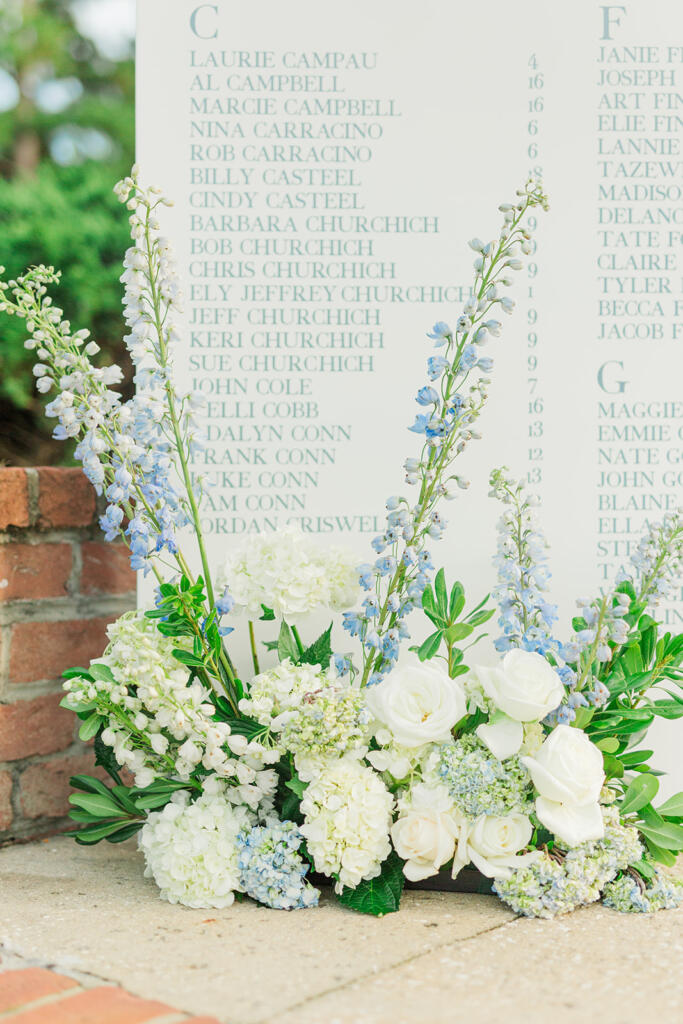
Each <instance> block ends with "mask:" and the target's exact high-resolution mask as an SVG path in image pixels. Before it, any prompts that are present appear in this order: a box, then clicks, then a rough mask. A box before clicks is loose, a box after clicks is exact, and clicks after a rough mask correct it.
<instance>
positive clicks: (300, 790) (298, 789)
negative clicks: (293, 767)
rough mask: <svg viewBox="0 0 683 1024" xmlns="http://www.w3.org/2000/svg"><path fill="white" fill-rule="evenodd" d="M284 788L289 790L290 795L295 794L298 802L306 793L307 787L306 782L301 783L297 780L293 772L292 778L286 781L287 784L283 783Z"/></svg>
mask: <svg viewBox="0 0 683 1024" xmlns="http://www.w3.org/2000/svg"><path fill="white" fill-rule="evenodd" d="M285 786H286V787H287V789H291V791H292V793H294V794H296V796H298V798H299V800H301V798H302V796H303V795H304V793H305V792H306V788H307V787H308V783H307V782H302V780H301V779H300V778H299V776H298V775H297V774H296V772H295V773H294V775H293V776H292V778H291V779H288V780H287V782H285Z"/></svg>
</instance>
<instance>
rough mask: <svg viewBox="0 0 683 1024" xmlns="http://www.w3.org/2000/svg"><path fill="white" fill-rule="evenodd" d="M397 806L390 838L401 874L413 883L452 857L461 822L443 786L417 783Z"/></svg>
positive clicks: (434, 871) (433, 872)
mask: <svg viewBox="0 0 683 1024" xmlns="http://www.w3.org/2000/svg"><path fill="white" fill-rule="evenodd" d="M399 806H400V811H401V814H400V816H399V818H398V819H397V821H396V822H395V823H394V825H393V827H392V829H391V838H392V841H393V844H394V849H395V850H396V852H397V854H398V855H399V857H402V858H403V860H405V862H406V863H405V864H404V865H403V873H404V875H405V876H406V878H409V879H410V880H411V881H412V882H416V881H419V879H421V878H429V876H430V875H435V874H436V873H437V872H438V870H439V868H440V867H441V866H442V865H443V864H446V863H447V862H448V861H449V860H450V859H451V858H452V857H453V854H454V853H455V847H456V842H457V839H458V835H459V831H460V827H461V824H462V820H463V819H462V817H461V816H460V815H459V814H458V812H457V810H456V808H455V805H454V803H453V800H452V798H451V796H450V794H449V792H448V790H447V789H446V787H445V786H440V785H436V786H430V785H427V784H426V783H422V782H421V783H418V784H417V785H416V786H414V787H413V788H412V790H411V791H410V793H409V795H408V796H407V797H405V798H403V799H402V800H401V801H400V804H399Z"/></svg>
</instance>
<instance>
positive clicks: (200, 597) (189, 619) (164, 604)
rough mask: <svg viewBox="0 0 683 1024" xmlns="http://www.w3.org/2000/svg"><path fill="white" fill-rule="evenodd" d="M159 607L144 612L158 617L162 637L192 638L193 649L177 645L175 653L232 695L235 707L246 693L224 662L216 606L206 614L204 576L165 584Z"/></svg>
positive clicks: (203, 677) (207, 680)
mask: <svg viewBox="0 0 683 1024" xmlns="http://www.w3.org/2000/svg"><path fill="white" fill-rule="evenodd" d="M159 591H160V599H159V601H158V603H157V607H156V608H153V609H151V610H150V611H146V612H145V616H146V617H147V618H148V619H154V620H156V626H157V629H158V630H159V632H160V633H161V634H163V636H168V637H187V638H191V639H192V650H187V649H186V648H184V647H176V648H175V649H174V651H173V656H174V658H176V660H177V661H179V662H180V663H181V664H182V665H186V666H187V667H188V668H190V669H191V670H192V672H193V673H194V675H196V676H198V677H199V678H200V679H201V680H202V682H204V683H205V685H207V686H208V687H209V689H210V690H211V691H212V692H213V691H214V690H215V689H216V686H215V683H214V680H217V681H218V683H219V685H220V688H221V689H223V690H225V691H227V693H228V694H230V696H231V697H232V704H233V712H234V706H235V705H236V703H237V701H239V700H240V698H241V697H243V696H244V691H243V689H242V684H241V682H240V680H239V679H235V680H234V683H233V681H232V680H231V679H230V676H229V675H228V673H227V671H226V670H225V666H224V664H223V660H222V655H223V640H222V637H221V634H220V633H219V631H218V617H217V612H216V609H215V608H212V609H211V611H210V612H209V614H208V615H207V614H206V590H205V585H204V580H203V579H202V577H201V576H199V577H198V578H197V581H196V583H191V582H190V580H189V579H188V577H187V576H186V575H184V574H183V575H182V576H181V577H180V580H179V582H178V583H162V584H161V586H160V587H159Z"/></svg>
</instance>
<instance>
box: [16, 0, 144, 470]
mask: <svg viewBox="0 0 683 1024" xmlns="http://www.w3.org/2000/svg"><path fill="white" fill-rule="evenodd" d="M130 6H131V4H130V0H0V266H4V267H6V271H7V273H6V275H5V276H6V277H14V276H16V275H17V274H19V273H21V271H22V270H23V269H24V268H25V267H27V266H30V265H33V264H36V263H46V264H51V265H53V266H55V267H56V268H58V269H61V270H62V271H63V277H62V281H61V283H60V286H59V288H58V289H57V290H56V291H55V297H56V300H57V301H58V303H59V304H60V305H61V306H62V307H63V308H64V310H65V314H66V316H67V317H68V318H69V319H70V320H71V321H72V323H73V324H74V325H75V327H78V328H80V327H89V328H90V330H91V331H92V334H93V337H95V339H96V340H97V341H98V343H99V344H100V345H101V346H102V349H103V354H104V356H106V357H107V358H106V361H107V362H109V361H111V359H112V358H113V359H115V360H116V361H119V362H121V363H122V364H125V362H126V360H125V350H124V346H123V343H122V341H121V339H122V336H123V333H124V330H123V318H122V314H121V285H120V284H119V280H118V279H119V275H120V274H121V259H122V256H123V253H124V250H125V248H126V246H127V238H128V232H127V226H128V225H127V220H126V215H125V212H124V211H123V210H122V209H121V206H120V205H119V203H118V202H117V201H116V198H115V196H114V194H113V192H112V187H113V185H114V183H115V181H116V180H117V179H118V178H120V177H121V176H122V175H123V174H124V173H126V171H127V170H128V168H130V166H131V164H132V163H133V160H134V82H135V77H134V61H133V40H132V38H131V35H130V20H129V21H128V32H126V31H125V28H124V29H122V26H121V14H122V13H128V14H130ZM124 8H128V11H125V9H124ZM117 19H118V20H117ZM24 338H25V332H24V331H23V330H22V325H21V322H19V321H16V320H14V319H8V318H3V319H2V320H0V462H2V461H4V462H6V463H10V464H14V465H22V464H23V465H31V464H58V463H60V462H64V461H68V460H69V457H70V452H69V449H68V448H66V447H65V445H64V444H63V443H61V442H55V441H52V439H51V425H50V421H49V420H47V419H46V418H45V416H44V413H43V406H44V404H45V400H44V399H43V398H42V397H41V396H39V395H38V394H37V393H36V391H35V387H34V381H33V375H32V372H31V367H32V359H31V353H29V352H27V351H26V350H25V349H24V346H23V342H24ZM126 370H127V372H128V376H127V379H126V382H125V384H124V390H125V391H129V390H130V373H129V367H126Z"/></svg>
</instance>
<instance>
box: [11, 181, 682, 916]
mask: <svg viewBox="0 0 683 1024" xmlns="http://www.w3.org/2000/svg"><path fill="white" fill-rule="evenodd" d="M115 191H116V192H117V195H118V196H119V198H120V200H121V202H122V203H124V204H126V206H127V208H128V210H129V213H130V226H131V234H132V242H133V244H132V246H131V248H129V250H128V251H127V253H126V256H125V261H124V273H123V275H122V278H121V280H122V282H123V284H124V285H125V300H124V301H125V316H126V322H127V324H128V327H129V334H128V335H127V337H126V339H125V340H126V343H127V346H128V348H129V350H130V354H131V358H132V360H133V363H134V364H135V370H136V372H135V380H136V386H137V391H136V395H135V397H134V398H132V399H131V400H130V401H127V402H123V401H122V400H121V397H120V395H119V394H118V392H117V391H116V390H115V385H116V384H117V382H118V381H119V380H120V379H121V373H120V370H119V369H118V368H117V367H115V366H104V367H100V366H97V365H96V364H95V363H94V362H93V357H94V356H96V354H97V352H98V346H97V344H96V343H95V342H94V341H92V340H89V334H88V331H87V330H74V329H73V328H72V326H71V324H70V323H69V321H68V320H66V319H65V318H64V313H63V311H62V310H61V309H59V308H57V307H56V306H55V305H54V304H53V302H52V301H51V298H50V295H49V294H48V288H49V286H50V285H52V284H54V283H55V282H56V281H57V280H58V275H57V274H56V273H55V272H54V271H53V270H52V268H46V267H36V268H33V269H31V270H29V271H28V272H27V273H26V274H25V275H24V276H23V277H21V278H19V279H18V280H16V281H10V282H8V283H2V284H0V309H2V310H3V311H4V312H6V313H7V314H9V315H14V316H17V317H20V318H22V319H23V320H24V321H25V325H26V331H27V335H28V340H27V341H26V347H27V348H29V349H32V350H35V353H36V356H37V359H38V361H37V363H36V365H35V368H34V373H35V376H36V379H37V387H38V390H39V391H40V392H43V393H46V394H49V395H50V396H51V400H50V402H49V404H48V406H47V413H48V415H49V416H52V417H54V418H55V419H56V420H57V425H56V427H55V430H54V433H55V436H56V437H58V438H74V439H76V440H77V447H76V456H77V458H78V459H79V460H80V461H81V463H82V465H83V469H84V472H85V473H86V475H87V477H88V479H89V480H91V481H92V483H93V484H94V486H95V488H96V490H97V491H98V493H100V494H102V495H104V498H105V499H106V509H105V511H104V512H103V515H102V519H101V523H102V527H103V529H104V531H105V533H106V536H107V537H108V539H110V540H113V539H115V538H118V537H123V538H124V540H125V541H126V543H127V544H128V545H129V547H130V552H131V560H132V565H133V567H134V568H135V569H136V570H139V571H140V572H141V573H143V574H145V575H147V574H149V573H152V574H153V575H154V577H155V578H156V581H157V590H156V601H155V605H154V607H151V608H147V609H140V610H139V611H137V612H131V613H128V614H126V615H124V616H123V617H122V618H120V619H119V620H118V621H117V622H115V623H114V624H113V625H112V626H110V627H109V643H108V646H107V648H106V650H105V652H104V654H103V655H102V657H101V658H98V659H96V660H95V661H93V662H92V663H91V664H90V666H89V667H88V668H74V669H71V670H70V671H68V672H67V673H65V676H66V682H65V690H66V696H65V699H64V702H63V703H64V705H65V706H66V707H68V708H70V709H72V710H73V711H74V712H75V713H76V714H77V715H78V717H79V718H80V719H81V722H82V724H81V727H80V736H81V738H82V739H83V740H88V739H92V738H94V742H95V751H96V757H97V762H98V764H99V765H100V766H101V767H102V768H103V769H105V770H106V772H107V773H108V775H109V776H110V778H111V783H110V784H109V785H105V784H104V783H103V782H102V781H100V779H99V778H95V777H90V776H85V775H79V776H76V777H75V778H74V779H72V785H73V788H74V790H75V792H74V793H73V795H72V796H71V802H72V805H73V810H72V812H71V817H72V818H73V819H74V821H75V822H77V823H78V824H79V825H80V826H82V827H81V828H80V829H79V830H78V831H77V832H75V833H74V835H75V839H76V841H77V842H79V843H82V844H91V843H96V842H99V841H100V840H102V839H106V840H107V841H109V842H112V843H115V842H120V841H122V840H125V839H128V838H129V837H131V836H133V835H135V834H136V833H137V835H138V842H139V847H140V850H141V851H142V853H143V855H144V858H145V862H146V868H147V874H149V875H150V876H152V877H153V878H154V880H155V881H156V883H157V885H158V887H159V889H160V891H161V895H162V896H163V897H164V898H165V899H167V900H169V901H171V902H173V903H182V904H185V905H187V906H190V907H217V908H221V907H226V906H228V905H230V904H231V903H232V901H233V900H234V899H235V898H236V897H237V898H245V897H249V898H251V899H253V900H256V901H258V902H259V903H262V904H265V905H266V906H269V907H275V908H281V909H293V908H306V907H312V906H315V904H316V903H317V901H318V896H319V892H318V889H317V888H316V885H317V884H321V881H323V882H324V881H325V880H330V881H332V882H333V884H334V890H335V893H336V897H337V899H338V900H339V901H340V902H341V903H342V904H343V905H344V906H346V907H349V908H352V909H355V910H358V911H362V912H365V913H371V914H377V915H380V914H385V913H388V912H391V911H394V910H397V909H398V906H399V902H400V898H401V892H402V889H403V887H404V885H405V884H406V882H408V883H409V884H410V883H419V882H420V881H421V880H424V879H427V878H429V877H430V876H434V875H436V874H438V873H439V872H442V871H445V872H448V873H449V874H450V876H452V877H456V876H457V875H458V874H459V872H460V871H461V870H463V869H464V868H466V867H467V866H468V865H473V866H474V867H475V868H476V869H478V871H479V872H480V873H481V874H482V875H483V876H486V878H488V879H490V880H491V882H490V884H491V886H492V888H493V891H494V892H496V893H497V894H498V896H499V897H500V898H501V899H502V900H504V901H505V902H506V903H507V904H509V905H510V906H511V907H512V908H513V909H514V910H515V911H517V912H519V913H522V914H528V915H535V916H541V917H549V916H553V915H555V914H558V913H563V912H566V911H568V910H571V909H573V908H575V907H578V906H581V905H584V904H586V903H590V902H593V901H595V900H598V899H600V898H602V899H603V901H604V903H605V904H606V905H607V906H610V907H614V908H615V909H617V910H620V911H640V912H649V911H652V910H655V909H659V908H666V907H671V906H674V905H675V904H676V903H677V902H678V901H679V899H680V897H681V889H680V886H679V884H678V883H677V882H675V881H674V880H673V879H672V878H671V877H669V876H668V875H667V874H666V873H663V872H662V871H661V867H662V866H667V865H668V866H671V865H673V864H674V862H675V859H676V855H677V853H678V851H679V850H681V849H683V794H680V793H679V794H678V795H676V796H674V797H671V798H670V799H669V800H667V801H666V802H664V803H661V804H659V805H658V806H655V801H656V797H657V791H658V785H659V782H658V776H659V775H660V774H661V773H659V772H658V771H657V770H656V769H654V768H652V767H651V766H650V758H651V757H652V753H653V752H652V751H651V750H648V749H645V748H644V747H643V745H642V744H643V740H644V737H645V735H646V733H647V729H648V727H649V726H650V724H651V723H652V722H653V720H654V719H655V717H662V718H665V719H677V718H680V717H681V716H683V698H682V696H681V679H682V678H683V676H682V672H681V664H682V662H683V637H682V636H674V635H672V634H670V633H668V632H664V631H663V630H662V629H661V628H660V626H659V624H658V622H657V620H656V617H655V614H656V607H657V604H658V602H659V601H661V600H662V599H663V598H665V597H666V596H667V595H669V594H670V593H671V592H672V591H673V588H674V586H676V585H680V577H681V568H682V566H683V525H682V521H681V517H680V516H679V515H678V514H676V515H669V516H667V517H666V518H665V519H664V521H663V522H662V523H660V524H658V525H652V526H651V528H650V529H649V532H648V533H647V535H646V536H645V537H644V539H643V541H642V543H641V544H640V547H639V548H638V551H637V554H636V556H635V557H634V559H633V564H632V567H631V570H630V572H629V573H628V574H626V575H625V576H624V578H622V579H619V580H617V581H615V584H614V586H613V587H612V588H611V589H609V590H606V591H605V592H604V593H602V594H600V595H598V596H596V597H595V598H581V599H580V600H579V601H578V602H577V604H578V610H577V615H576V617H575V618H574V619H573V620H572V623H571V629H570V630H569V631H568V633H567V635H566V638H565V639H559V638H558V636H557V634H556V632H555V629H554V627H555V624H556V621H557V610H556V608H555V607H554V606H553V604H552V603H551V601H550V599H549V596H548V587H549V580H550V572H549V570H548V554H547V545H546V542H545V539H544V537H543V534H542V531H541V529H540V526H539V524H538V522H537V520H536V512H535V502H534V500H533V499H532V498H531V497H529V496H527V495H526V493H525V491H524V488H523V486H522V485H521V484H519V483H517V482H515V480H514V479H513V478H512V477H511V476H510V475H509V473H508V472H507V470H505V469H501V470H496V471H495V472H494V473H493V474H492V476H491V494H492V496H493V498H495V499H496V500H498V501H500V502H501V503H502V508H503V511H502V517H501V520H500V524H499V545H498V552H497V555H496V558H495V562H496V567H497V571H498V584H497V586H496V589H495V591H494V593H493V598H494V601H495V607H494V606H491V607H490V606H489V598H488V596H487V597H485V598H484V599H483V600H482V601H480V602H479V603H478V604H477V605H476V606H475V607H473V608H468V607H466V600H465V594H464V591H463V588H462V586H461V585H460V584H459V583H457V582H456V583H455V584H454V585H452V586H451V587H449V586H447V583H446V578H445V574H444V571H443V570H442V569H441V570H439V571H435V567H434V565H433V555H432V546H433V542H436V541H438V540H439V539H440V538H441V537H442V536H443V534H444V531H445V529H446V522H445V519H444V517H443V515H442V511H441V507H442V504H443V502H444V501H447V500H450V499H453V498H455V497H456V496H457V494H458V493H459V491H460V490H461V489H465V488H466V487H467V486H468V485H467V481H465V480H464V479H463V478H462V477H461V476H460V475H459V474H458V473H457V471H455V470H454V462H455V460H456V458H457V456H458V455H459V454H460V453H461V452H462V451H463V450H464V449H465V448H466V447H467V446H468V445H469V444H470V442H471V441H473V440H476V438H477V437H478V436H479V434H478V433H477V431H476V429H475V427H476V421H477V419H478V417H479V415H480V413H481V411H482V409H483V407H484V405H485V404H486V401H487V390H488V384H489V374H490V372H491V370H492V366H493V361H492V359H491V358H490V357H489V356H488V355H484V354H483V351H484V349H485V345H487V344H488V343H489V342H490V341H491V339H494V338H497V337H498V336H499V335H500V333H501V330H502V324H501V321H500V320H499V319H497V317H498V316H500V314H501V313H505V314H509V313H511V312H512V310H513V306H514V303H513V300H512V299H511V298H510V297H509V294H508V288H509V287H510V285H511V284H512V279H513V275H514V272H515V271H518V270H519V269H520V268H521V267H522V265H523V259H524V257H525V255H527V254H528V253H529V252H530V251H531V249H532V241H531V226H532V225H533V223H534V221H533V218H532V216H531V214H532V211H534V210H535V209H536V208H541V209H546V208H547V199H546V197H545V195H544V192H543V189H542V186H541V184H540V183H539V182H537V181H529V182H527V184H526V185H525V186H524V188H522V189H520V190H518V192H517V193H516V196H515V198H514V201H513V202H511V203H506V204H503V205H502V206H501V207H500V210H501V212H502V221H503V223H502V228H501V230H500V232H499V235H498V236H497V237H496V238H495V239H494V240H493V241H491V242H487V243H484V242H482V241H481V240H479V239H473V240H472V241H471V242H470V243H469V244H470V246H471V248H472V250H474V252H475V254H476V256H475V261H474V280H473V284H472V289H471V295H470V298H469V299H468V301H467V302H466V303H465V306H464V308H463V310H462V314H461V315H460V316H459V317H458V319H457V321H456V322H455V326H454V328H451V327H450V326H449V325H448V324H446V323H437V324H436V325H435V326H434V328H433V329H432V331H431V332H429V335H428V337H429V338H430V339H431V341H433V343H434V348H435V352H434V354H432V355H430V356H429V358H428V360H427V378H428V380H427V382H426V383H424V384H423V385H422V386H421V387H420V388H419V390H418V392H417V403H418V406H419V409H420V411H419V413H418V415H417V416H416V418H415V422H414V424H413V425H412V426H411V427H410V430H411V431H412V432H413V434H415V435H417V438H419V444H418V445H416V452H415V454H414V455H411V456H410V457H409V458H407V459H406V462H405V474H406V475H405V482H406V485H407V486H410V487H412V488H414V491H415V495H414V496H413V497H412V498H407V497H404V496H392V497H390V498H389V500H388V501H387V505H386V508H387V517H386V528H385V530H384V532H383V533H382V534H381V535H380V536H378V537H376V538H375V539H374V540H373V542H372V548H373V553H372V556H371V557H370V558H369V560H368V561H367V563H364V564H362V565H360V566H358V565H357V564H356V559H355V558H354V556H353V554H351V553H349V552H347V551H345V550H343V549H341V548H327V549H325V548H322V547H320V546H318V545H317V544H316V543H314V542H313V541H312V540H311V539H310V538H308V537H306V536H304V535H302V534H301V533H298V532H297V531H295V530H293V529H288V530H285V531H282V532H280V533H276V534H269V535H263V536H261V535H258V536H250V537H247V538H246V539H245V540H244V541H243V542H241V543H239V544H235V545H234V546H233V547H231V549H230V550H228V551H226V552H225V556H224V561H223V564H222V565H217V566H215V565H210V564H209V559H208V557H207V551H206V547H205V544H204V540H203V536H202V529H201V520H200V512H199V510H200V505H201V501H202V497H203V494H204V490H205V483H204V481H203V479H202V478H201V477H197V476H194V475H193V474H192V472H191V469H190V466H191V461H192V454H193V452H194V451H195V450H196V449H198V448H199V447H200V446H201V444H202V438H201V432H200V430H199V428H198V425H197V413H198V411H199V410H200V408H201V401H200V399H199V398H197V397H196V396H194V395H191V394H187V393H185V392H183V391H182V390H181V389H180V388H179V386H178V383H177V381H176V379H175V376H174V372H173V351H174V346H175V343H176V340H177V337H178V330H179V328H178V325H177V317H176V313H177V311H178V309H179V289H178V283H177V280H176V275H175V271H174V267H173V261H172V255H171V252H170V248H169V245H168V242H167V241H166V240H165V239H164V238H163V236H162V235H161V233H160V224H159V221H158V212H159V208H160V207H161V206H163V205H164V204H165V203H166V202H167V201H166V200H165V199H164V198H163V197H162V195H161V194H160V193H159V192H158V191H157V190H156V189H154V188H144V187H143V186H142V185H141V184H140V183H139V181H138V176H137V172H136V171H135V169H134V171H133V173H132V175H131V177H128V178H126V179H125V180H124V181H122V182H120V183H119V184H118V185H117V186H116V190H115ZM188 537H189V541H190V543H191V544H193V545H196V547H197V552H196V557H195V556H194V555H193V556H192V557H190V556H189V555H186V553H185V552H184V550H183V548H182V544H183V543H185V539H187V538H188ZM194 564H197V565H201V570H200V573H199V574H198V575H196V574H195V573H194V572H193V570H192V565H194ZM496 607H497V609H498V616H499V618H498V622H499V626H500V634H499V636H498V637H497V639H496V640H495V649H496V651H497V654H498V656H499V660H498V661H497V662H496V663H494V664H478V663H477V662H476V661H474V662H473V661H472V654H471V652H472V648H473V647H474V645H475V644H476V642H477V641H478V640H479V639H480V638H481V635H482V634H481V633H480V630H481V627H483V626H484V625H485V623H486V622H487V621H489V620H490V619H491V618H492V617H493V616H494V615H495V614H496ZM321 608H323V609H327V610H328V611H329V614H330V617H331V619H332V620H333V624H334V621H335V618H336V621H337V624H338V625H341V626H343V629H344V630H345V631H346V634H347V641H346V642H344V643H343V644H342V646H343V647H346V646H350V647H351V648H352V649H351V650H349V651H346V650H343V651H339V650H337V651H335V650H333V644H334V646H336V645H337V644H338V643H339V642H340V640H339V639H338V637H341V636H343V635H344V634H343V633H342V632H339V631H338V632H337V634H336V635H335V639H334V640H333V625H330V628H329V629H327V630H326V631H325V632H324V633H323V634H322V635H321V636H319V637H317V638H315V639H312V638H309V639H307V640H304V639H302V637H301V635H300V632H299V630H300V629H304V627H305V622H306V616H307V615H308V613H310V612H312V611H315V610H319V609H321ZM411 617H412V620H413V623H415V622H416V621H417V623H421V624H422V626H423V627H425V626H426V625H427V623H428V624H429V629H430V632H429V635H428V636H427V638H426V639H425V640H424V641H423V642H421V643H416V644H413V645H409V639H410V634H409V631H408V620H409V618H411ZM411 625H412V624H411ZM419 628H420V627H419V626H418V631H419ZM235 629H244V630H246V631H247V633H248V636H249V642H250V649H251V657H252V668H253V672H251V673H250V674H251V678H250V679H248V680H247V679H243V678H241V677H240V675H239V674H238V672H237V670H236V667H235V663H234V661H233V659H232V657H231V654H230V640H229V637H230V635H231V633H232V632H233V631H234V630H235ZM304 631H305V630H304ZM399 655H400V658H399ZM470 662H472V664H471V665H470V664H469V663H470ZM311 869H312V870H311Z"/></svg>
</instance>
